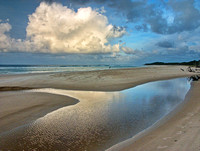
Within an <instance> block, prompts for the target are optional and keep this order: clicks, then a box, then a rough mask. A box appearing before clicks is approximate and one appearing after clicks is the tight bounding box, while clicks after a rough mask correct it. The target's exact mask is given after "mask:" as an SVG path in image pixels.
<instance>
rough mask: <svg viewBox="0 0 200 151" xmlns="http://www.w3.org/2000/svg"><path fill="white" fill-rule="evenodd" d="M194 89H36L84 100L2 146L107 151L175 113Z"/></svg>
mask: <svg viewBox="0 0 200 151" xmlns="http://www.w3.org/2000/svg"><path fill="white" fill-rule="evenodd" d="M189 88H190V84H189V82H187V80H186V79H185V78H181V79H174V80H168V81H160V82H152V83H147V84H144V85H140V86H137V87H134V88H131V89H127V90H123V91H119V92H97V91H68V90H58V89H40V90H31V91H40V92H46V93H54V94H59V95H67V96H71V97H75V98H77V99H79V101H80V102H79V103H78V104H76V105H73V106H69V107H63V108H61V109H59V110H56V111H54V112H51V113H49V114H47V115H46V116H44V117H43V118H40V119H38V120H36V121H35V122H34V123H32V124H31V125H29V126H24V127H22V128H18V129H16V130H13V131H12V133H8V134H7V135H5V136H1V137H0V139H1V140H4V141H2V142H0V148H1V146H6V145H5V144H9V145H8V146H10V149H12V148H17V149H19V150H21V149H25V150H28V149H38V150H56V149H57V150H76V151H78V150H81V151H82V150H92V151H94V150H95V151H96V150H104V149H106V148H109V147H111V146H112V145H114V144H117V143H119V142H120V141H122V140H125V139H127V138H130V137H132V136H133V135H135V134H137V133H138V132H140V131H142V130H144V129H145V128H147V127H149V126H151V125H152V124H153V123H155V122H156V121H157V120H159V119H160V118H161V117H163V116H164V115H166V114H167V113H169V112H170V110H172V109H173V108H174V107H175V106H176V105H177V104H178V103H180V102H181V101H182V100H183V99H184V97H185V94H186V93H187V91H188V90H189ZM13 137H14V138H13ZM5 142H6V143H5Z"/></svg>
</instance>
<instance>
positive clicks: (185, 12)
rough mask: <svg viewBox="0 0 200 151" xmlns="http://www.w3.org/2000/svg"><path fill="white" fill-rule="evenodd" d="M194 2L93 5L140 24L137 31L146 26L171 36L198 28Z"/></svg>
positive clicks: (123, 0) (83, 0) (80, 0)
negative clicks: (100, 6) (169, 14)
mask: <svg viewBox="0 0 200 151" xmlns="http://www.w3.org/2000/svg"><path fill="white" fill-rule="evenodd" d="M70 2H71V3H74V4H79V5H85V4H87V3H94V1H93V0H70ZM150 2H151V3H150ZM195 2H196V1H195V0H169V1H168V2H165V1H163V0H158V1H156V3H152V1H148V0H144V1H139V0H138V1H136V0H135V1H132V0H96V1H95V3H98V4H102V5H106V6H108V7H110V8H113V9H115V10H116V12H117V13H121V14H123V15H124V16H125V17H126V19H127V20H128V22H134V23H136V22H138V23H141V25H137V26H136V27H135V28H136V29H137V30H142V31H147V30H148V28H147V25H148V26H149V29H150V30H151V31H153V32H155V33H159V34H173V33H176V32H182V31H190V30H194V29H196V28H197V27H199V26H200V12H199V10H198V9H197V8H196V7H195ZM168 11H170V12H171V13H172V14H173V16H171V17H172V21H171V22H170V23H169V21H168V19H169V18H166V17H164V15H166V14H165V13H166V12H168ZM167 15H168V14H167ZM144 25H145V26H144Z"/></svg>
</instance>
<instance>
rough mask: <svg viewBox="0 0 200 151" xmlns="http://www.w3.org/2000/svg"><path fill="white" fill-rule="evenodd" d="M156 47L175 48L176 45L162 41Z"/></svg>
mask: <svg viewBox="0 0 200 151" xmlns="http://www.w3.org/2000/svg"><path fill="white" fill-rule="evenodd" d="M156 45H157V46H159V47H162V48H174V43H173V42H170V41H160V42H158V43H157V44H156Z"/></svg>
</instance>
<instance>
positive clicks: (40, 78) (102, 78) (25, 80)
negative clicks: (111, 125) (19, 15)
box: [0, 66, 197, 91]
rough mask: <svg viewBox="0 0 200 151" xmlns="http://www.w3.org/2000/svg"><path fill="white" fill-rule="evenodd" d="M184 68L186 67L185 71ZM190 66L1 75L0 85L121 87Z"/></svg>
mask: <svg viewBox="0 0 200 151" xmlns="http://www.w3.org/2000/svg"><path fill="white" fill-rule="evenodd" d="M181 69H184V71H182V70H181ZM196 74H197V73H193V72H188V71H187V66H162V67H161V66H153V67H152V66H151V67H142V68H126V69H110V70H98V71H82V72H71V73H70V72H69V73H65V72H61V73H52V74H27V75H9V76H0V89H3V87H4V88H5V87H6V88H7V89H11V90H12V89H13V88H14V87H18V88H19V87H22V88H28V89H36V88H57V89H66V90H91V91H120V90H124V89H128V88H131V87H134V86H137V85H140V84H144V83H147V82H153V81H158V80H167V79H172V78H179V77H190V76H192V75H196Z"/></svg>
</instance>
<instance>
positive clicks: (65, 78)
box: [0, 66, 200, 150]
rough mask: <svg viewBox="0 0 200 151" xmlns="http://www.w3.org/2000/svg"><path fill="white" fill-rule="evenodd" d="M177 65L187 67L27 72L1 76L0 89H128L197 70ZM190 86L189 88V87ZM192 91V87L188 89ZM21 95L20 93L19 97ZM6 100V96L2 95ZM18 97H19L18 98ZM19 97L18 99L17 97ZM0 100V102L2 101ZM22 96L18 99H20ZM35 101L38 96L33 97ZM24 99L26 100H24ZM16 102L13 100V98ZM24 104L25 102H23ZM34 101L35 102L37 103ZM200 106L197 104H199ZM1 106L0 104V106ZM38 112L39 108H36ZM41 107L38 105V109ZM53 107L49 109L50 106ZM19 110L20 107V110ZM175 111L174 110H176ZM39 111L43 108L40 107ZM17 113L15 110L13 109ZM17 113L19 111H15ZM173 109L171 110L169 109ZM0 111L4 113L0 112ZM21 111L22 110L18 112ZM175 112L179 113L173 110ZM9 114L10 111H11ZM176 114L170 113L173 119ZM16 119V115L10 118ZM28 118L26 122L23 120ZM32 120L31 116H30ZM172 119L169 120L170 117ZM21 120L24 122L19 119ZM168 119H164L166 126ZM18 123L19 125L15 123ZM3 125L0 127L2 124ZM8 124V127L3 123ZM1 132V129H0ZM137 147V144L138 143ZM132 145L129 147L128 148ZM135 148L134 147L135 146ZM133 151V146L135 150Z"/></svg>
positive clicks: (178, 76)
mask: <svg viewBox="0 0 200 151" xmlns="http://www.w3.org/2000/svg"><path fill="white" fill-rule="evenodd" d="M180 68H184V69H185V70H186V68H187V66H165V67H163V66H162V67H160V66H158V67H142V68H132V69H113V70H112V69H111V70H100V71H88V72H86V71H83V72H72V73H56V74H55V73H53V74H37V75H35V74H29V75H10V76H0V91H1V88H2V87H4V88H5V87H6V88H7V89H8V90H13V88H16V89H17V90H21V88H22V89H23V90H24V89H26V88H28V89H35V88H59V89H66V90H86V91H87V90H93V91H120V90H123V89H128V88H130V87H134V86H137V85H140V84H144V83H147V82H153V81H159V80H167V79H172V78H180V77H189V76H192V75H197V74H198V73H190V72H187V71H184V72H183V71H181V70H180ZM191 89H192V88H191ZM190 91H191V92H190V93H192V90H190ZM11 92H12V93H13V92H14V93H18V92H19V91H1V94H0V95H4V94H6V93H8V94H9V93H11ZM22 97H23V96H22ZM45 97H46V98H45V99H44V100H46V101H47V102H46V103H49V102H50V101H48V99H49V98H51V100H58V98H59V96H57V95H55V97H52V96H49V94H45ZM3 98H4V99H5V97H3ZM11 98H12V99H14V100H15V99H16V98H17V97H16V96H13V97H11ZM19 98H20V97H19ZM19 98H18V100H19ZM30 98H31V99H33V98H34V97H33V96H30ZM4 99H0V104H1V102H2V100H4ZM20 99H21V98H20ZM68 99H69V98H66V96H65V98H64V97H63V98H60V100H61V102H63V103H64V104H62V103H61V104H60V106H57V105H58V104H59V103H58V102H57V103H54V104H53V105H52V106H51V107H55V106H56V107H57V108H54V110H55V109H58V108H61V107H64V106H68V105H73V104H76V103H77V102H76V103H74V101H78V100H74V99H73V98H71V99H72V100H71V101H72V102H71V103H70V101H69V102H68ZM36 100H37V99H36ZM39 100H40V99H39ZM24 101H26V100H24ZM15 102H16V101H15ZM23 103H24V105H25V104H26V103H27V102H23ZM37 103H38V104H40V105H41V102H40V101H38V102H37ZM38 104H34V105H36V106H37V105H38ZM34 105H33V104H30V107H33V106H34ZM42 105H43V107H45V108H46V109H47V110H46V111H47V112H46V113H45V114H47V113H49V112H51V110H50V107H49V106H48V105H46V104H44V103H43V104H42ZM199 106H200V105H199ZM1 107H2V106H1ZM36 109H37V110H36V111H37V112H38V108H36ZM40 109H41V108H40ZM51 109H52V108H51ZM20 110H21V109H20ZM175 110H176V109H175ZM26 111H28V114H27V115H30V114H35V113H36V112H35V111H34V112H31V111H30V110H29V108H27V110H26ZM39 111H40V112H41V111H42V110H39ZM15 112H16V111H15ZM17 112H18V111H17ZM172 112H173V111H172ZM2 113H3V112H2ZM21 113H22V112H21ZM45 114H44V113H43V114H42V115H40V116H35V117H34V118H35V119H37V118H39V117H41V116H44V115H45ZM176 114H178V113H176ZM11 115H12V114H11ZM27 115H25V114H23V113H22V114H21V117H24V116H25V117H26V119H24V122H29V121H30V120H27V117H28V116H27ZM174 116H176V115H174V114H173V116H172V118H173V117H174ZM13 119H14V120H15V121H16V120H18V119H19V118H15V117H14V118H13ZM4 120H5V121H6V122H7V125H8V127H9V124H11V123H12V122H11V121H9V119H6V118H4ZM26 120H27V121H26ZM32 120H33V119H32ZM170 120H171V119H170ZM6 122H5V123H6ZM22 123H23V121H22ZM165 124H167V122H164V124H161V126H162V125H165ZM14 126H16V125H15V124H14V125H12V124H11V127H12V128H13V127H14ZM18 126H19V125H18ZM1 127H2V126H1ZM6 127H7V126H6ZM159 127H160V125H159V126H157V127H155V129H154V130H153V131H155V130H157V129H159ZM2 131H4V130H3V128H2ZM0 132H1V131H0ZM146 136H148V134H145V135H144V137H141V138H140V139H138V141H139V140H141V139H143V138H146ZM133 144H134V145H135V143H134V142H133V141H131V143H129V144H128V147H127V146H126V147H125V146H124V147H125V149H124V148H121V147H119V148H118V149H117V150H120V148H121V149H122V150H131V149H132V145H133ZM139 146H140V145H139ZM130 147H131V148H130ZM136 149H137V148H136ZM134 150H135V149H134Z"/></svg>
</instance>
